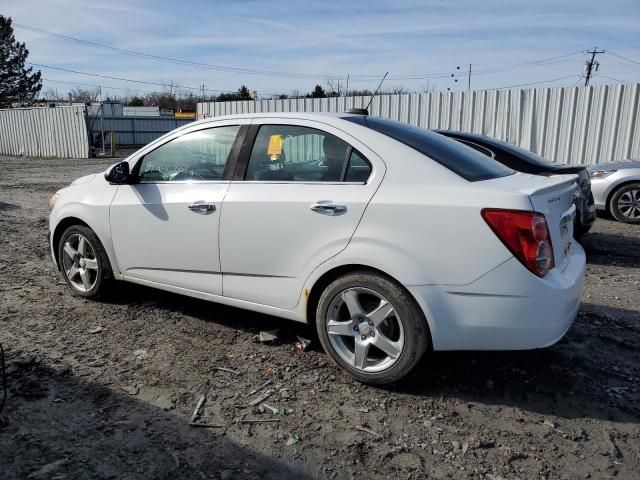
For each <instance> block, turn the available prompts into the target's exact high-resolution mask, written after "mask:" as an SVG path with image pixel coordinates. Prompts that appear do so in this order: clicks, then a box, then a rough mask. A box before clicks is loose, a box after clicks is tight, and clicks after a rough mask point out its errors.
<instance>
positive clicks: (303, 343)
mask: <svg viewBox="0 0 640 480" xmlns="http://www.w3.org/2000/svg"><path fill="white" fill-rule="evenodd" d="M296 338H297V340H296V341H295V342H293V346H294V347H296V349H297V350H298V351H300V352H306V351H307V350H308V349H309V346H311V340H308V339H306V338H302V337H301V336H299V335H296Z"/></svg>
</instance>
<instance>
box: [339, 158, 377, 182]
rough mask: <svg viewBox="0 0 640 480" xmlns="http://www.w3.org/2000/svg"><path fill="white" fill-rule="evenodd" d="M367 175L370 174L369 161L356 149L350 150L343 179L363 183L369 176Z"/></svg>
mask: <svg viewBox="0 0 640 480" xmlns="http://www.w3.org/2000/svg"><path fill="white" fill-rule="evenodd" d="M369 175H371V165H369V162H368V161H367V160H365V158H364V157H363V156H362V155H360V154H359V153H358V152H357V151H355V150H352V151H351V156H350V158H349V165H348V166H347V173H346V175H345V178H344V181H345V182H358V183H364V182H366V181H367V179H368V178H369Z"/></svg>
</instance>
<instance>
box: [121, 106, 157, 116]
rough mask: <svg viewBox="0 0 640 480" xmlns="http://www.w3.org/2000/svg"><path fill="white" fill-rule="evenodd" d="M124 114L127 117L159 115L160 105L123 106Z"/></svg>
mask: <svg viewBox="0 0 640 480" xmlns="http://www.w3.org/2000/svg"><path fill="white" fill-rule="evenodd" d="M122 114H123V115H124V116H125V117H159V116H160V108H159V107H123V109H122Z"/></svg>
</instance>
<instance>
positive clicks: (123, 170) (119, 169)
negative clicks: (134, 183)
mask: <svg viewBox="0 0 640 480" xmlns="http://www.w3.org/2000/svg"><path fill="white" fill-rule="evenodd" d="M104 178H105V179H106V180H107V182H109V183H112V184H115V185H122V184H126V183H129V181H130V178H131V175H130V173H129V162H120V163H116V164H115V165H114V166H112V167H111V168H110V169H109V170H107V172H106V173H105V174H104Z"/></svg>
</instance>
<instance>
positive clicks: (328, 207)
mask: <svg viewBox="0 0 640 480" xmlns="http://www.w3.org/2000/svg"><path fill="white" fill-rule="evenodd" d="M311 210H312V211H313V212H316V213H320V214H321V215H329V216H337V215H342V214H343V213H346V212H347V206H346V205H341V204H338V203H333V202H332V201H331V200H320V201H319V202H317V203H314V204H313V205H311Z"/></svg>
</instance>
